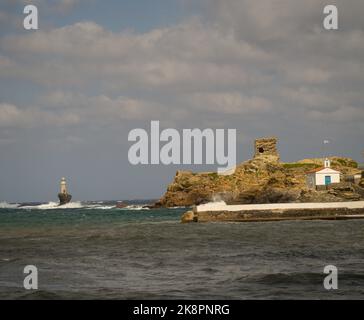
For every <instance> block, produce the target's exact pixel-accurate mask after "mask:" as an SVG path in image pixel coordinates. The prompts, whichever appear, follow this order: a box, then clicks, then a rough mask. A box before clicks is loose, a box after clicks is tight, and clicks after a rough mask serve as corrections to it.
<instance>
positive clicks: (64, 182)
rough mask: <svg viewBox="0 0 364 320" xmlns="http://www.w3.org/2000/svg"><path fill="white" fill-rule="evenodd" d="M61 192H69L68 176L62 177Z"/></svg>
mask: <svg viewBox="0 0 364 320" xmlns="http://www.w3.org/2000/svg"><path fill="white" fill-rule="evenodd" d="M61 193H62V194H67V182H66V178H64V177H63V178H62V179H61Z"/></svg>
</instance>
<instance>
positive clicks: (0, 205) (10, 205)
mask: <svg viewBox="0 0 364 320" xmlns="http://www.w3.org/2000/svg"><path fill="white" fill-rule="evenodd" d="M19 206H20V204H18V203H8V202H5V201H3V202H0V209H16V208H18V207H19Z"/></svg>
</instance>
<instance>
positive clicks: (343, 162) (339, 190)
mask: <svg viewBox="0 0 364 320" xmlns="http://www.w3.org/2000/svg"><path fill="white" fill-rule="evenodd" d="M276 142H277V140H276V139H275V138H263V139H258V140H256V141H255V146H254V147H255V156H254V158H253V159H251V160H248V161H246V162H243V163H241V164H240V165H238V166H237V168H236V171H235V173H234V174H232V175H228V176H226V175H218V174H217V173H215V172H211V173H193V172H190V171H177V173H176V176H175V177H174V181H173V183H171V184H170V185H169V186H168V188H167V192H166V193H165V194H164V196H163V197H162V198H161V199H160V200H159V201H158V202H157V203H156V204H155V205H156V206H157V207H158V206H163V207H174V206H191V205H198V204H201V203H205V202H209V201H213V200H224V201H225V202H226V203H228V204H236V203H277V202H332V201H348V200H359V199H363V197H362V196H361V195H360V194H358V193H357V192H356V190H354V188H352V187H351V186H350V185H349V184H345V183H343V184H340V185H338V186H335V187H333V188H331V189H330V190H327V191H315V190H310V189H308V188H307V186H306V177H305V174H306V172H307V171H310V170H312V169H315V168H319V167H321V166H322V164H323V160H322V159H304V160H300V161H298V162H294V163H282V162H280V161H279V154H278V152H277V149H276ZM330 160H331V167H332V168H333V169H335V170H339V171H341V172H342V173H343V174H354V173H357V172H358V169H356V166H357V164H356V162H355V161H353V160H352V159H349V158H341V157H332V158H330Z"/></svg>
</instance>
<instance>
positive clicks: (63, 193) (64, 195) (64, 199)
mask: <svg viewBox="0 0 364 320" xmlns="http://www.w3.org/2000/svg"><path fill="white" fill-rule="evenodd" d="M60 185H61V188H60V193H58V198H59V205H60V206H61V205H63V204H66V203H68V202H70V201H71V199H72V196H71V195H70V194H69V193H68V191H67V182H66V178H62V179H61V184H60Z"/></svg>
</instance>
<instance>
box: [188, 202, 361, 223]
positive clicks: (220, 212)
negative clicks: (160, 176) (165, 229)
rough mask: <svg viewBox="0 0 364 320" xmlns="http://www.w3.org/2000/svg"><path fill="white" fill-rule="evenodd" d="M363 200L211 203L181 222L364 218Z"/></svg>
mask: <svg viewBox="0 0 364 320" xmlns="http://www.w3.org/2000/svg"><path fill="white" fill-rule="evenodd" d="M363 218H364V201H351V202H328V203H267V204H244V205H227V204H226V203H225V202H223V201H221V202H211V203H207V204H203V205H199V206H195V207H194V208H193V210H192V211H188V212H186V213H185V214H184V215H183V216H182V222H208V221H215V222H217V221H226V222H227V221H231V222H238V221H239V222H252V221H280V220H343V219H363Z"/></svg>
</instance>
